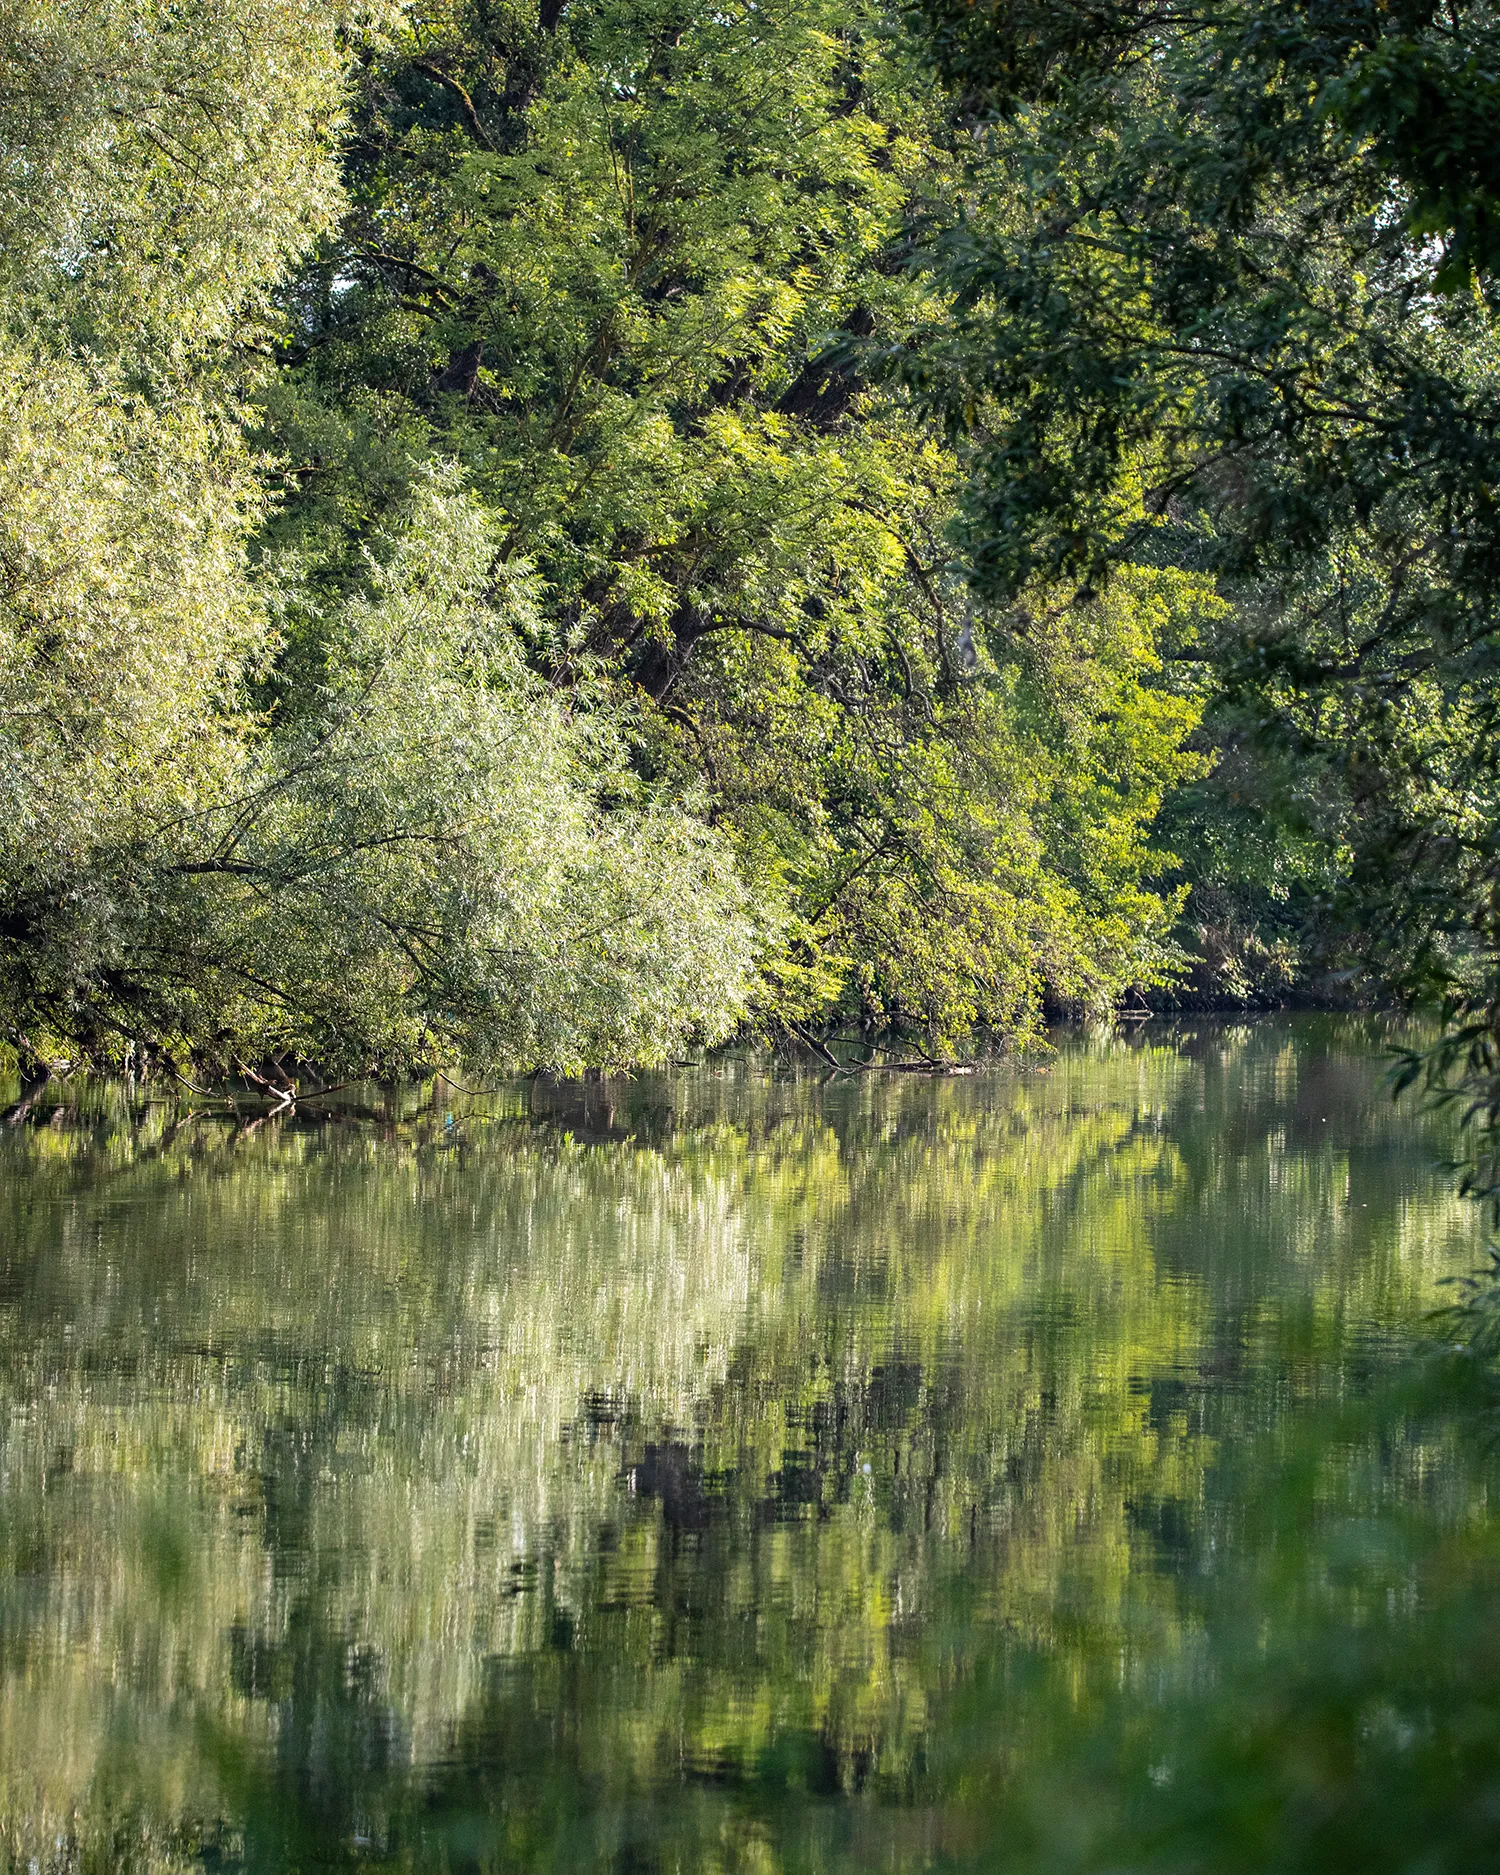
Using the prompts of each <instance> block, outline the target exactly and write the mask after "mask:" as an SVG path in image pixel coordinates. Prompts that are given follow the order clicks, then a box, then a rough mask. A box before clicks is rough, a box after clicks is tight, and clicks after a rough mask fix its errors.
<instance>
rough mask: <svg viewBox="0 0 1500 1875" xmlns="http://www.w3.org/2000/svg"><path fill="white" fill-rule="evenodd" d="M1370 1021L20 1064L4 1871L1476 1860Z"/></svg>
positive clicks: (1483, 1388) (1481, 1472)
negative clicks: (217, 1098)
mask: <svg viewBox="0 0 1500 1875" xmlns="http://www.w3.org/2000/svg"><path fill="white" fill-rule="evenodd" d="M1389 1039H1390V1031H1389V1030H1388V1029H1387V1028H1386V1027H1384V1026H1383V1025H1382V1024H1381V1023H1380V1022H1378V1021H1374V1020H1365V1019H1339V1020H1334V1019H1329V1018H1312V1017H1299V1018H1287V1019H1282V1018H1275V1019H1262V1020H1258V1021H1255V1022H1253V1023H1244V1024H1239V1025H1235V1024H1226V1023H1220V1022H1202V1023H1186V1024H1180V1025H1177V1026H1175V1027H1166V1026H1158V1025H1152V1026H1150V1027H1148V1028H1146V1029H1144V1030H1142V1031H1139V1032H1137V1033H1135V1034H1132V1035H1128V1036H1117V1037H1114V1038H1111V1039H1103V1040H1088V1039H1084V1038H1067V1037H1063V1038H1059V1040H1058V1044H1057V1051H1056V1053H1055V1054H1054V1055H1053V1056H1052V1057H1051V1058H1050V1060H1049V1061H1047V1062H1046V1063H1045V1064H1043V1067H1042V1068H1038V1069H1032V1070H1028V1071H1024V1072H1023V1071H1020V1070H1017V1069H1014V1068H1003V1069H996V1070H994V1071H987V1072H985V1073H982V1074H977V1075H972V1076H969V1077H966V1078H962V1079H952V1080H932V1079H925V1078H916V1077H908V1076H898V1075H867V1076H860V1077H849V1078H846V1079H841V1080H837V1081H828V1080H826V1079H823V1078H820V1077H819V1076H817V1075H816V1074H810V1073H806V1072H804V1073H801V1074H796V1073H792V1072H790V1071H789V1070H786V1069H781V1070H777V1069H775V1068H773V1067H771V1066H769V1065H764V1064H762V1065H756V1064H754V1063H747V1062H738V1061H724V1062H718V1063H714V1064H711V1065H708V1066H705V1067H701V1068H697V1069H691V1070H682V1071H680V1072H675V1073H672V1074H668V1075H663V1076H655V1077H644V1078H641V1079H638V1080H636V1081H633V1082H630V1083H628V1084H618V1085H607V1086H605V1087H600V1088H590V1089H588V1090H584V1091H581V1092H578V1093H576V1094H565V1093H556V1092H554V1093H550V1094H548V1093H544V1092H542V1091H541V1090H532V1091H531V1092H529V1093H528V1092H527V1091H526V1090H517V1091H516V1092H515V1093H513V1094H509V1095H507V1096H505V1097H504V1098H502V1099H495V1100H489V1101H486V1100H482V1099H471V1098H467V1097H465V1096H462V1095H460V1094H459V1093H457V1092H456V1091H454V1090H452V1089H450V1088H446V1087H444V1086H442V1085H439V1086H438V1087H437V1089H436V1090H435V1092H429V1093H426V1094H423V1095H421V1096H417V1095H412V1096H410V1097H409V1098H403V1099H399V1100H396V1099H384V1098H383V1097H381V1096H378V1095H371V1096H370V1104H369V1106H368V1107H367V1108H365V1109H344V1110H340V1111H338V1112H336V1113H332V1114H328V1115H324V1116H321V1117H320V1116H319V1115H318V1114H317V1112H316V1110H315V1109H311V1110H308V1111H307V1112H306V1113H305V1114H304V1115H302V1116H299V1117H297V1118H295V1119H286V1120H281V1121H268V1122H266V1123H264V1124H261V1125H260V1126H258V1127H254V1128H249V1129H247V1128H246V1127H245V1126H244V1125H243V1124H238V1125H237V1124H236V1122H235V1121H234V1119H233V1117H232V1116H225V1115H222V1114H219V1113H217V1112H209V1113H206V1114H193V1113H191V1112H188V1111H185V1110H184V1109H182V1108H179V1107H174V1106H161V1105H151V1106H147V1105H144V1104H142V1097H141V1096H139V1095H134V1094H131V1093H130V1092H129V1090H126V1089H123V1088H93V1089H87V1090H84V1091H83V1092H82V1093H80V1094H76V1095H75V1094H73V1093H68V1094H66V1095H65V1096H62V1095H60V1096H59V1097H58V1100H56V1101H52V1102H48V1101H43V1102H42V1103H41V1104H40V1105H39V1106H38V1107H37V1108H35V1109H33V1111H32V1112H31V1113H30V1114H29V1115H28V1116H27V1118H26V1120H25V1121H24V1122H23V1123H22V1124H19V1125H17V1126H14V1127H12V1128H11V1129H9V1131H8V1133H7V1134H6V1137H5V1139H4V1141H3V1143H0V1819H3V1821H0V1863H3V1866H5V1867H6V1868H15V1869H17V1870H23V1869H24V1870H27V1871H28V1872H29V1871H37V1875H46V1872H48V1871H53V1870H62V1869H70V1870H71V1869H78V1870H84V1869H89V1870H93V1869H99V1870H103V1869H116V1868H130V1869H142V1870H144V1869H152V1870H155V1869H162V1870H166V1869H179V1868H182V1869H188V1868H197V1867H211V1868H224V1867H232V1868H237V1867H251V1868H256V1869H267V1870H270V1869H277V1870H283V1869H284V1870H291V1869H309V1870H310V1869H317V1868H325V1867H345V1866H350V1867H356V1866H360V1867H371V1868H385V1867H392V1868H421V1869H428V1868H432V1869H438V1868H444V1869H451V1870H460V1869H472V1870H480V1869H483V1870H490V1871H512V1870H516V1871H519V1870H555V1871H590V1872H592V1871H619V1872H621V1875H623V1872H624V1871H637V1872H642V1875H643V1872H645V1871H663V1872H664V1871H679V1870H680V1871H694V1872H696V1871H711V1870H724V1871H731V1870H732V1871H756V1872H757V1875H773V1872H774V1875H780V1872H781V1871H788V1872H789V1871H793V1870H799V1871H800V1870H806V1871H829V1872H833V1871H839V1872H840V1875H842V1872H844V1871H850V1872H852V1871H856V1870H861V1871H862V1870H868V1869H890V1870H902V1871H905V1870H916V1869H927V1868H953V1869H958V1868H985V1869H999V1870H1008V1869H1017V1870H1023V1869H1024V1870H1027V1871H1031V1870H1036V1871H1047V1872H1048V1875H1051V1872H1052V1871H1055V1870H1068V1869H1079V1870H1104V1869H1110V1870H1126V1869H1141V1870H1147V1869H1150V1870H1157V1869H1161V1870H1172V1871H1191V1870H1198V1869H1202V1870H1204V1871H1209V1870H1212V1871H1214V1875H1219V1872H1220V1871H1222V1870H1226V1869H1240V1868H1243V1869H1246V1870H1253V1869H1267V1870H1270V1869H1275V1870H1282V1869H1301V1868H1307V1869H1309V1870H1324V1869H1328V1870H1333V1869H1344V1868H1346V1867H1347V1868H1349V1869H1351V1870H1352V1869H1356V1868H1358V1869H1360V1870H1362V1871H1368V1870H1371V1869H1384V1868H1390V1869H1392V1870H1396V1869H1401V1870H1412V1871H1415V1870H1417V1869H1419V1868H1420V1869H1421V1870H1424V1871H1433V1870H1446V1869H1448V1868H1452V1869H1454V1870H1455V1871H1457V1870H1459V1869H1465V1868H1475V1867H1480V1866H1492V1867H1493V1866H1500V1852H1497V1845H1500V1717H1497V1715H1500V1690H1497V1689H1500V1586H1497V1585H1500V1541H1497V1539H1496V1532H1495V1529H1494V1527H1493V1523H1492V1514H1491V1509H1490V1497H1491V1489H1492V1480H1493V1477H1494V1473H1495V1465H1496V1463H1497V1460H1496V1456H1495V1451H1494V1446H1493V1442H1492V1440H1491V1439H1490V1436H1489V1433H1488V1430H1487V1428H1488V1426H1489V1424H1490V1423H1491V1421H1492V1420H1493V1417H1494V1414H1493V1407H1492V1405H1491V1403H1490V1399H1489V1395H1488V1392H1487V1386H1488V1382H1487V1379H1486V1376H1485V1375H1484V1373H1483V1371H1482V1370H1481V1369H1479V1368H1477V1367H1476V1366H1475V1364H1474V1363H1473V1362H1472V1361H1471V1360H1468V1359H1466V1358H1465V1357H1463V1356H1460V1355H1456V1354H1453V1353H1451V1352H1449V1353H1446V1354H1445V1353H1444V1352H1443V1347H1444V1345H1445V1343H1451V1341H1452V1339H1453V1334H1454V1333H1456V1332H1457V1331H1453V1332H1449V1331H1443V1332H1439V1331H1438V1330H1437V1329H1435V1328H1434V1326H1433V1324H1432V1322H1431V1321H1430V1319H1429V1312H1430V1311H1431V1310H1432V1309H1433V1308H1434V1306H1435V1305H1436V1304H1438V1303H1440V1302H1441V1301H1443V1300H1444V1299H1445V1298H1448V1299H1451V1292H1449V1291H1445V1290H1444V1289H1443V1288H1442V1287H1441V1285H1442V1282H1443V1279H1444V1278H1446V1277H1451V1276H1454V1275H1458V1274H1462V1273H1463V1272H1465V1271H1467V1270H1469V1269H1471V1268H1473V1267H1474V1266H1475V1265H1476V1263H1478V1262H1479V1261H1480V1260H1481V1253H1482V1248H1483V1244H1482V1233H1481V1230H1480V1224H1481V1222H1482V1220H1480V1219H1479V1218H1477V1217H1476V1215H1475V1213H1474V1211H1473V1208H1472V1207H1466V1206H1464V1205H1462V1204H1460V1203H1459V1202H1458V1201H1457V1200H1456V1199H1455V1198H1454V1197H1453V1196H1452V1195H1451V1189H1450V1187H1451V1181H1450V1179H1449V1178H1448V1177H1447V1176H1446V1175H1445V1174H1444V1173H1443V1172H1442V1170H1441V1169H1440V1168H1439V1167H1438V1165H1437V1163H1436V1162H1437V1159H1438V1157H1439V1155H1440V1151H1441V1149H1442V1145H1443V1141H1442V1139H1441V1137H1440V1136H1439V1135H1438V1134H1437V1133H1436V1132H1435V1131H1434V1126H1433V1123H1432V1122H1430V1121H1429V1120H1424V1119H1423V1118H1422V1117H1421V1116H1419V1115H1418V1114H1417V1113H1415V1112H1414V1111H1412V1110H1410V1109H1408V1108H1407V1107H1405V1106H1404V1105H1403V1106H1402V1107H1399V1108H1397V1107H1393V1106H1392V1104H1391V1101H1390V1099H1389V1097H1388V1095H1387V1094H1386V1092H1385V1091H1384V1089H1383V1087H1382V1072H1383V1065H1384V1064H1383V1061H1382V1059H1381V1050H1382V1048H1383V1047H1385V1046H1386V1045H1387V1044H1388V1042H1389ZM1423 1858H1426V1859H1425V1860H1424V1859H1423Z"/></svg>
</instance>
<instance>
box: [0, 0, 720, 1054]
mask: <svg viewBox="0 0 1500 1875" xmlns="http://www.w3.org/2000/svg"><path fill="white" fill-rule="evenodd" d="M382 30H384V23H383V22H382V21H381V20H380V19H379V18H373V17H368V16H367V17H363V18H355V17H353V16H352V15H350V16H346V15H344V14H342V13H341V12H340V11H339V10H338V9H329V8H325V7H320V6H315V5H312V4H307V5H302V4H293V5H288V4H286V3H285V0H251V4H250V5H248V6H245V7H238V8H236V9H235V10H234V12H233V14H232V16H231V15H230V14H229V13H226V11H225V10H224V9H222V8H218V7H213V6H209V5H206V4H189V5H186V6H182V7H175V8H172V9H169V10H168V9H159V8H157V7H155V6H154V5H150V4H147V3H146V0H92V3H86V4H81V5H69V6H67V7H60V6H54V5H48V4H41V3H39V4H34V5H22V6H16V7H11V8H8V9H7V10H6V12H5V15H4V18H3V21H0V146H3V149H4V154H5V159H6V160H5V161H4V163H3V164H0V175H3V181H0V230H3V240H0V250H3V260H0V409H3V413H4V420H3V423H0V567H3V583H0V1017H3V1021H4V1023H5V1026H6V1028H7V1029H8V1031H9V1035H10V1038H11V1040H12V1041H13V1042H14V1044H15V1045H16V1046H17V1048H18V1049H19V1050H20V1051H21V1053H22V1054H23V1056H25V1057H28V1058H30V1059H31V1060H34V1061H37V1062H39V1063H47V1062H49V1061H55V1060H57V1059H58V1058H59V1057H64V1058H77V1056H78V1054H79V1053H80V1051H85V1052H87V1053H89V1054H91V1055H92V1056H94V1057H96V1058H102V1059H105V1060H113V1061H115V1062H117V1063H118V1062H120V1061H122V1060H127V1059H133V1060H135V1061H137V1062H140V1061H142V1060H144V1059H164V1060H166V1061H167V1062H169V1063H171V1064H173V1065H175V1066H178V1067H181V1066H183V1065H184V1064H185V1063H188V1062H193V1063H197V1064H200V1065H203V1066H206V1067H208V1068H210V1069H215V1070H221V1071H222V1070H226V1069H231V1068H235V1067H239V1068H243V1069H247V1070H248V1071H250V1072H251V1073H253V1074H257V1075H259V1076H261V1077H262V1078H269V1079H271V1080H274V1081H282V1080H285V1079H286V1078H288V1076H289V1075H291V1074H293V1073H294V1072H295V1064H296V1063H297V1062H298V1061H299V1060H303V1061H305V1060H316V1061H318V1062H319V1063H320V1064H322V1065H325V1066H328V1065H339V1066H343V1067H346V1068H351V1069H361V1068H371V1067H379V1068H386V1069H389V1070H391V1071H397V1070H399V1069H401V1068H403V1067H405V1066H408V1065H410V1064H411V1063H412V1062H413V1061H414V1060H416V1059H421V1058H427V1059H431V1058H433V1057H434V1056H436V1055H439V1054H442V1055H446V1056H448V1057H449V1058H455V1057H457V1058H463V1059H466V1060H468V1061H470V1062H471V1063H475V1064H479V1065H496V1064H502V1065H503V1064H508V1063H518V1062H526V1063H528V1064H529V1063H550V1064H553V1065H576V1064H579V1063H582V1062H593V1061H618V1060H630V1059H634V1058H637V1057H654V1056H659V1055H661V1054H662V1053H664V1052H665V1051H667V1050H668V1049H669V1048H670V1047H673V1046H675V1045H677V1044H678V1043H679V1042H680V1041H681V1039H682V1038H683V1036H684V1035H686V1034H688V1033H690V1032H693V1031H701V1032H704V1033H707V1034H710V1035H712V1034H716V1033H719V1032H721V1031H722V1029H723V1027H724V1026H725V1024H726V1023H728V1022H729V1021H732V1020H733V1018H734V1016H735V1014H736V1012H737V1010H738V1007H739V1005H740V1001H741V984H742V979H743V976H744V973H745V963H746V958H747V956H748V949H749V943H750V937H751V928H750V925H749V923H748V922H747V920H746V918H745V917H744V916H743V914H742V898H743V894H742V891H741V889H740V887H739V885H738V883H737V881H736V879H735V877H734V875H733V873H732V870H731V869H730V868H729V867H728V866H727V865H726V864H725V862H724V857H723V854H722V852H721V850H720V848H719V846H718V844H717V843H716V841H715V839H714V837H713V836H712V835H711V834H710V833H709V832H708V831H707V830H706V829H705V828H704V827H703V826H702V825H701V824H700V823H699V822H698V821H697V820H696V819H694V817H693V816H692V814H691V812H690V811H689V810H688V809H687V808H685V807H684V806H682V805H681V804H680V803H678V802H676V801H675V800H667V799H665V798H662V799H658V798H657V797H656V796H654V795H653V794H651V792H650V791H649V790H648V789H646V788H644V787H643V786H641V785H640V784H639V783H637V782H636V781H635V780H634V779H633V778H631V777H630V776H628V775H627V774H626V773H625V772H624V770H623V768H622V765H621V763H620V761H619V759H618V755H617V752H616V744H617V740H618V738H617V733H616V731H615V730H614V729H613V728H612V726H611V725H610V723H608V722H607V721H605V720H603V719H597V718H594V717H590V716H589V714H588V712H587V711H586V710H583V709H581V708H579V707H573V708H569V709H564V708H563V707H561V706H560V705H559V704H558V703H557V702H556V701H555V700H552V699H549V698H548V697H547V696H546V695H545V694H544V693H543V692H542V690H541V689H540V688H539V686H538V685H537V684H536V683H535V682H534V681H533V680H532V679H531V678H529V677H528V675H527V673H526V672H525V670H524V669H523V667H522V665H521V662H520V660H519V658H518V656H517V653H516V649H515V646H516V643H517V634H518V633H519V632H520V631H521V630H522V629H523V628H524V626H525V623H526V621H527V619H528V618H529V617H530V610H529V608H530V606H531V597H530V591H529V588H528V587H527V584H526V582H525V580H524V579H521V578H516V577H512V578H509V579H504V580H500V581H498V582H497V581H495V580H492V579H491V577H490V569H491V565H492V560H493V555H492V554H491V553H490V552H488V551H486V550H485V549H484V548H483V543H484V542H485V541H486V540H487V538H488V535H487V533H486V529H485V526H484V524H483V523H482V521H476V519H475V517H474V516H473V514H472V513H471V512H470V510H469V509H468V508H466V507H465V505H464V503H463V500H462V498H461V497H460V496H459V495H457V494H456V493H455V492H454V490H453V487H452V486H451V481H444V480H443V479H442V478H438V479H437V480H433V479H432V478H430V477H429V478H426V479H422V480H416V481H413V483H412V485H411V486H410V487H409V488H408V489H407V490H406V498H405V500H404V502H403V504H402V505H401V507H400V509H399V512H398V511H393V512H392V513H391V515H390V516H388V517H387V519H388V522H389V525H388V526H387V528H386V529H385V530H384V531H382V532H380V533H378V534H377V533H371V534H370V535H368V536H367V537H366V538H365V539H364V540H363V541H362V542H361V556H362V557H361V563H360V571H359V572H358V574H357V576H356V577H354V578H352V579H351V580H350V581H348V582H347V583H346V587H345V589H344V591H343V592H342V593H341V594H340V595H339V598H338V602H337V603H336V604H330V605H329V606H328V607H327V608H326V609H325V613H324V616H323V625H322V631H323V638H324V641H325V642H326V645H327V646H328V648H329V651H330V662H329V664H328V665H327V667H326V668H324V669H323V670H321V671H319V672H316V673H308V674H307V677H306V681H305V682H304V683H302V684H301V685H300V686H295V685H294V686H292V687H291V688H290V689H289V688H287V687H286V686H284V685H283V686H281V687H280V688H279V689H278V688H277V687H276V686H275V685H271V684H269V683H268V680H267V674H268V672H270V671H272V670H273V669H284V668H285V660H284V659H283V658H282V657H281V647H282V645H283V643H284V641H285V639H286V637H287V636H288V634H289V633H290V632H292V630H293V626H292V624H291V623H290V621H293V620H294V617H295V613H296V603H295V597H294V593H293V587H294V586H295V580H294V579H293V578H292V577H291V575H290V573H289V571H288V569H286V568H285V567H282V568H281V569H279V574H278V578H277V579H272V578H270V577H268V576H267V575H266V574H265V573H264V572H263V571H260V570H257V568H256V567H255V566H253V565H252V556H251V552H250V547H251V542H252V538H253V536H254V534H255V531H256V530H257V529H258V528H259V527H260V526H261V525H262V524H263V522H264V519H265V514H266V510H267V491H266V484H265V480H264V473H263V471H264V464H263V463H262V461H261V460H260V459H259V458H258V457H257V455H256V453H255V452H254V450H253V449H252V448H251V447H250V446H249V445H248V444H247V442H246V435H245V427H244V416H245V411H246V400H247V398H248V397H250V396H251V395H252V394H253V393H254V392H255V391H256V390H257V389H258V388H259V387H261V386H262V385H263V384H264V382H265V379H266V376H267V373H268V371H269V369H270V367H271V359H272V353H273V350H274V340H275V336H276V333H277V330H278V321H279V319H280V314H279V312H278V311H277V308H276V305H275V303H274V300H273V290H274V289H275V288H276V287H277V286H278V283H279V282H280V280H281V279H282V278H283V277H284V275H285V274H286V272H287V270H288V269H289V268H290V267H291V266H292V265H293V264H294V263H295V262H296V261H297V260H298V259H299V257H300V256H302V255H303V254H305V253H306V252H307V250H308V249H309V247H310V245H311V244H312V243H313V242H314V241H315V240H317V239H318V238H319V237H327V236H328V235H329V234H330V233H331V232H332V230H333V228H334V227H335V226H336V224H337V220H338V217H339V215H340V214H341V213H342V211H343V195H342V188H341V183H340V179H339V175H338V172H337V165H336V162H335V160H334V159H335V152H336V147H337V143H338V139H339V138H340V136H341V135H342V134H343V125H344V115H343V112H344V74H345V68H346V65H347V62H348V59H349V57H350V54H351V47H352V46H353V45H354V44H356V43H360V44H368V43H369V38H368V35H369V34H371V33H375V34H377V35H378V33H379V32H380V31H382Z"/></svg>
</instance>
